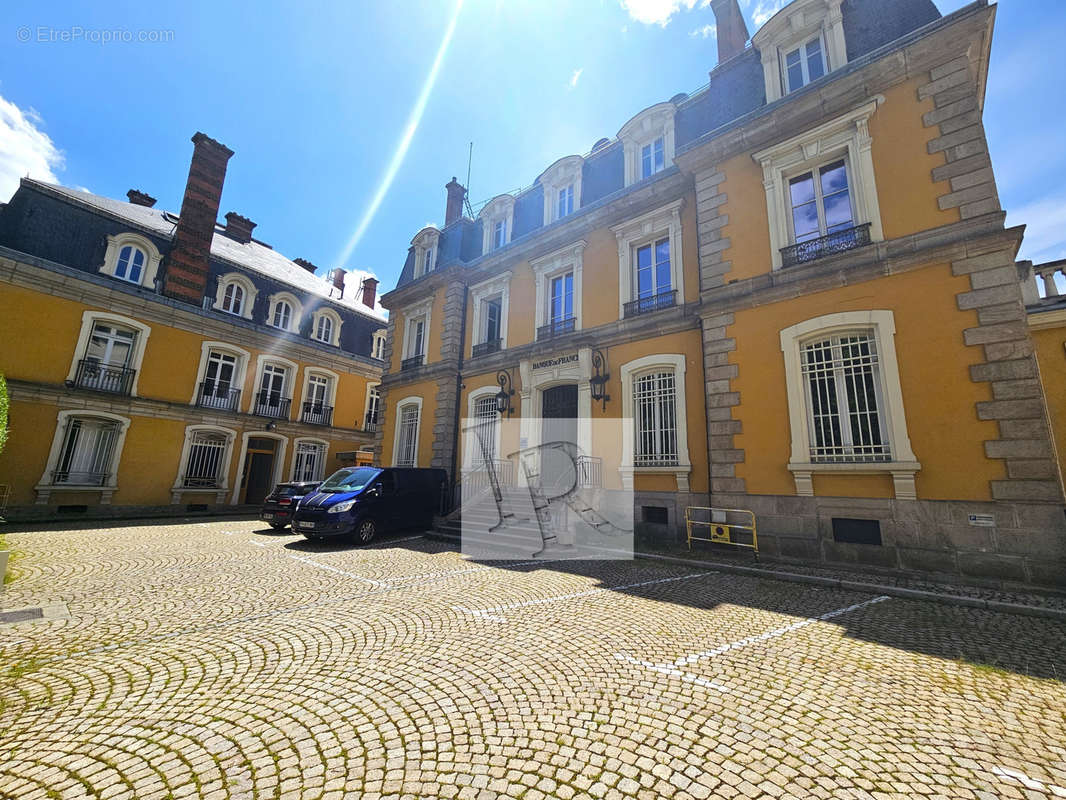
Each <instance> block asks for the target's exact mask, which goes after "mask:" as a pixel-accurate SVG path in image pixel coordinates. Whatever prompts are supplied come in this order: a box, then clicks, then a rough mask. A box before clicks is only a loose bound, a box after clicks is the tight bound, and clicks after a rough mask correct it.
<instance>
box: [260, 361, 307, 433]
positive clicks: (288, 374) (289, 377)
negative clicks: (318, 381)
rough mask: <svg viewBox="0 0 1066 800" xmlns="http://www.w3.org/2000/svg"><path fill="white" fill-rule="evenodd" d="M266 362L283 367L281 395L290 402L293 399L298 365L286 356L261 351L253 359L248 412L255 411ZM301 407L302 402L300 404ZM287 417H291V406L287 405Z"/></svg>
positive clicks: (298, 377) (298, 376)
mask: <svg viewBox="0 0 1066 800" xmlns="http://www.w3.org/2000/svg"><path fill="white" fill-rule="evenodd" d="M267 364H273V365H274V366H276V367H278V366H280V367H285V383H284V385H283V386H282V389H281V393H282V396H283V397H285V398H287V399H288V400H289V401H290V403H291V402H292V401H293V400H294V399H295V398H294V395H295V394H296V393H295V392H294V391H293V388H294V387H295V386H296V381H297V380H299V379H300V374H299V372H300V367H299V365H298V364H297V363H296V362H295V361H290V360H289V359H287V358H282V357H281V356H276V355H272V354H268V353H261V354H260V355H258V356H257V357H256V360H255V380H254V381H253V382H252V386H251V396H250V397H249V398H248V412H249V413H252V412H254V411H255V404H256V397H257V396H258V394H259V392H260V389H261V386H262V382H263V368H264V367H265V366H266V365H267ZM300 407H301V408H302V403H301V406H300ZM288 418H289V419H291V418H292V406H291V404H290V406H289V417H288Z"/></svg>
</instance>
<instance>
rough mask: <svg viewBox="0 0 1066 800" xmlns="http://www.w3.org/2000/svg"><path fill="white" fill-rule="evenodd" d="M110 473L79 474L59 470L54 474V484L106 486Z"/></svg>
mask: <svg viewBox="0 0 1066 800" xmlns="http://www.w3.org/2000/svg"><path fill="white" fill-rule="evenodd" d="M110 477H111V473H110V472H77V471H74V470H62V469H57V470H56V471H54V472H53V473H52V483H57V484H58V483H65V484H68V485H71V486H106V485H107V479H108V478H110Z"/></svg>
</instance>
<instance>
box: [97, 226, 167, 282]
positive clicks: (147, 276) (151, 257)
mask: <svg viewBox="0 0 1066 800" xmlns="http://www.w3.org/2000/svg"><path fill="white" fill-rule="evenodd" d="M160 258H161V257H160V254H159V250H157V249H156V246H155V245H154V244H152V242H151V240H150V239H148V238H147V237H146V236H141V235H140V234H138V233H120V234H117V235H115V236H108V237H107V252H106V253H105V254H104V263H103V264H102V265H101V266H100V272H102V273H104V274H105V275H110V276H111V277H113V278H117V279H118V280H120V281H125V282H126V283H132V284H134V285H135V286H143V287H145V288H146V289H151V288H154V286H155V275H156V272H157V271H158V270H159V261H160Z"/></svg>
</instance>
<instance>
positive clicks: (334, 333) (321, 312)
mask: <svg viewBox="0 0 1066 800" xmlns="http://www.w3.org/2000/svg"><path fill="white" fill-rule="evenodd" d="M323 317H325V318H326V319H328V320H329V321H330V322H331V323H332V325H333V327H332V328H331V329H330V336H329V339H319V338H318V321H319V320H320V319H322V318H323ZM343 324H344V320H342V319H341V315H340V314H338V313H337V312H336V311H334V310H333V309H332V308H324V307H322V306H320V307H318V308H316V309H315V310H314V311H312V312H311V330H310V331H309V334H310V336H311V338H312V339H313V340H314V341H316V342H320V343H322V344H328V345H332V346H333V347H340V343H341V325H343Z"/></svg>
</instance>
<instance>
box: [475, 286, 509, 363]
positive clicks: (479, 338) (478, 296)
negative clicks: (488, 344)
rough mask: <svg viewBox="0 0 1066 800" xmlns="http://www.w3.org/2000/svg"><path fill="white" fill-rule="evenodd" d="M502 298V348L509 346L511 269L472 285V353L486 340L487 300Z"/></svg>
mask: <svg viewBox="0 0 1066 800" xmlns="http://www.w3.org/2000/svg"><path fill="white" fill-rule="evenodd" d="M494 297H499V298H500V349H501V350H504V349H506V348H507V316H508V308H509V303H510V300H511V271H510V270H508V271H506V272H501V273H500V274H499V275H493V276H492V277H491V278H489V279H488V280H484V281H482V282H481V283H477V284H474V285H473V286H471V287H470V302H471V303H472V304H473V307H474V317H473V336H471V337H470V350H471V355H472V354H473V349H474V347H475V346H476V345H479V344H483V343H484V342H485V326H486V319H485V318H484V317H485V314H484V313H483V310H482V309H483V306H484V304H485V301H487V300H491V299H492V298H494Z"/></svg>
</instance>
